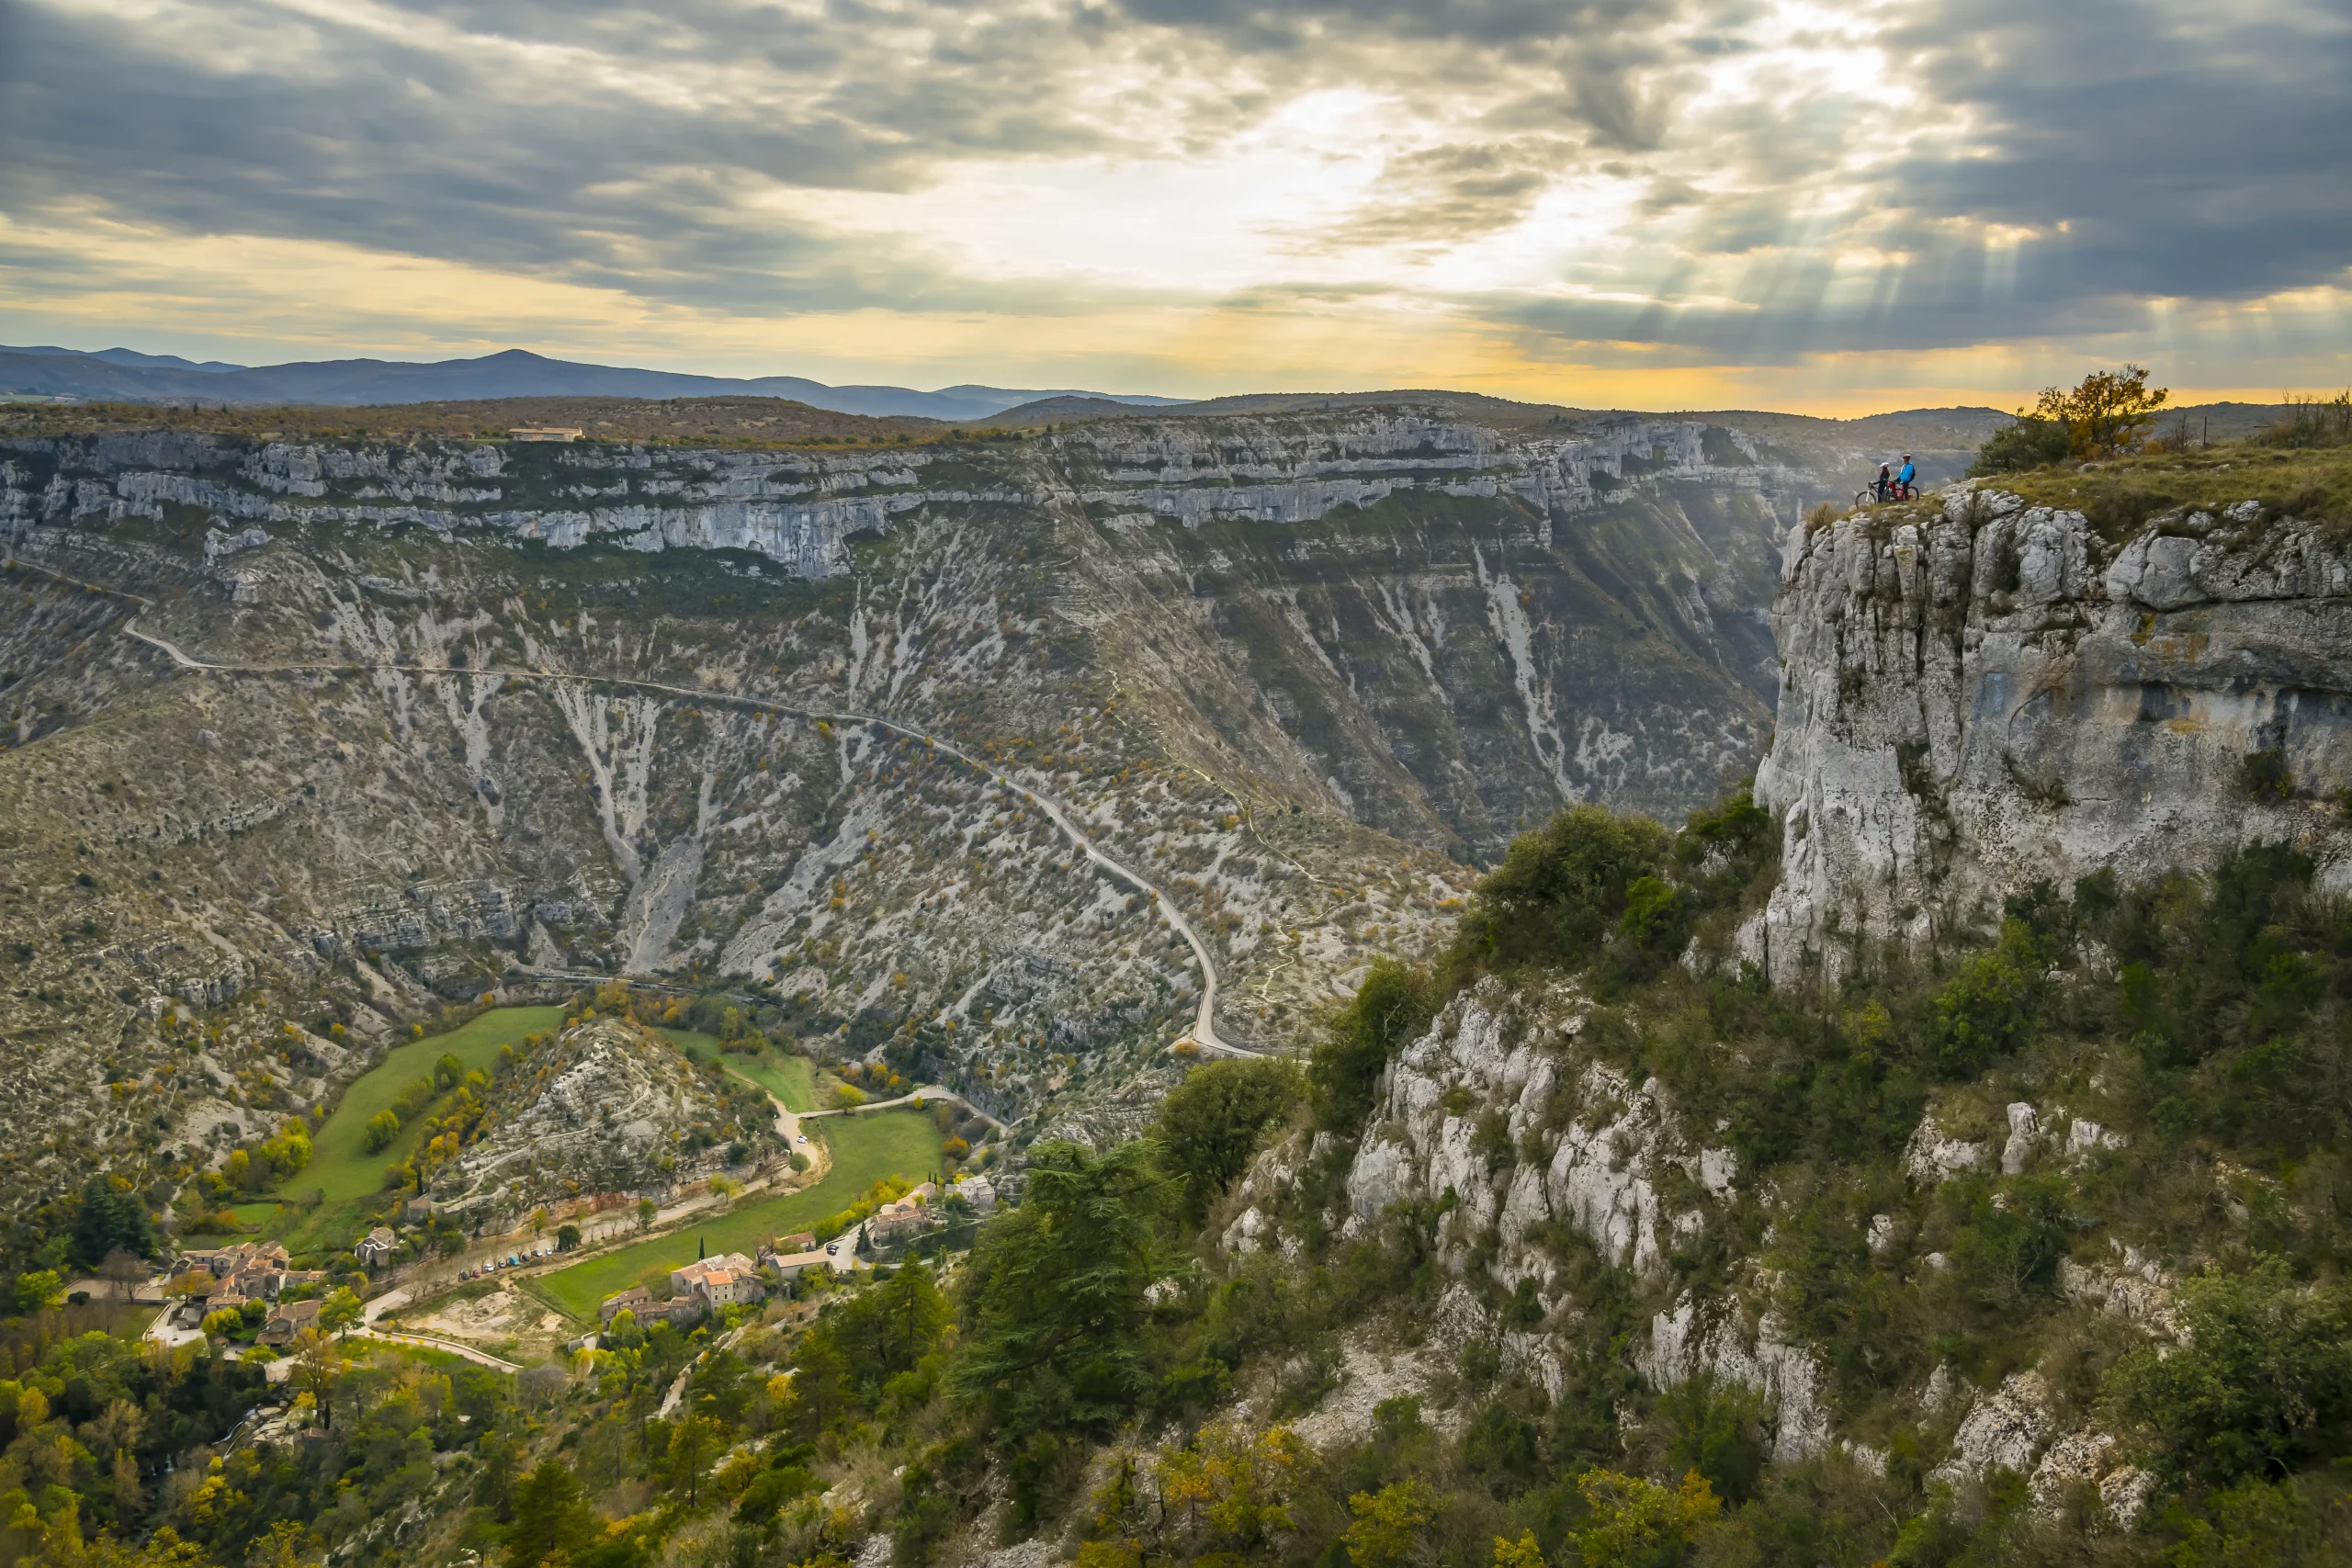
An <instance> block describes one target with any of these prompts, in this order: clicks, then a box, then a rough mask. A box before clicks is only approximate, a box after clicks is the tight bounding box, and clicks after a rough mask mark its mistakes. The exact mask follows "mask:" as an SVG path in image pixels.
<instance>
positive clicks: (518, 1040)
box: [283, 1007, 563, 1203]
mask: <svg viewBox="0 0 2352 1568" xmlns="http://www.w3.org/2000/svg"><path fill="white" fill-rule="evenodd" d="M561 1021H563V1010H562V1009H561V1008H560V1007H546V1008H492V1009H491V1010H490V1011H488V1012H486V1013H484V1014H482V1015H481V1017H480V1018H478V1019H475V1020H474V1021H472V1022H471V1023H469V1024H467V1025H465V1026H464V1027H463V1028H460V1029H454V1030H451V1031H450V1032H448V1033H447V1034H435V1035H432V1036H430V1037H429V1038H426V1039H424V1040H418V1041H414V1042H412V1043H409V1044H406V1045H402V1046H400V1047H399V1048H397V1049H396V1050H394V1051H392V1052H391V1053H390V1055H387V1056H385V1058H384V1059H383V1060H382V1061H380V1062H379V1063H377V1064H376V1065H375V1066H372V1067H370V1068H368V1071H367V1072H365V1073H363V1074H361V1075H360V1077H359V1078H358V1079H357V1081H356V1082H354V1083H353V1084H352V1086H351V1088H350V1089H347V1090H345V1092H344V1096H343V1103H342V1104H340V1105H338V1106H336V1107H335V1110H334V1115H332V1116H330V1117H328V1118H327V1124H326V1125H325V1126H323V1127H322V1128H320V1129H319V1132H318V1135H317V1136H316V1137H315V1138H313V1139H311V1163H310V1164H309V1165H307V1166H305V1167H303V1168H302V1169H301V1170H300V1171H298V1172H296V1173H295V1176H294V1179H292V1180H291V1181H288V1182H287V1183H286V1185H285V1187H284V1189H283V1191H284V1192H285V1194H286V1195H287V1196H289V1197H291V1196H300V1197H304V1198H307V1197H309V1196H310V1195H311V1193H313V1192H317V1191H320V1190H324V1191H325V1193H326V1201H328V1202H329V1203H335V1202H341V1201H347V1200H350V1199H353V1198H367V1197H372V1196H373V1195H374V1194H375V1193H376V1192H377V1191H379V1190H380V1189H381V1188H382V1187H383V1184H384V1168H385V1167H386V1166H388V1165H397V1164H399V1163H400V1162H401V1161H402V1160H405V1159H406V1158H407V1157H408V1156H409V1154H410V1153H411V1152H412V1151H413V1149H414V1148H415V1147H416V1145H417V1140H418V1139H419V1138H420V1137H422V1136H423V1128H422V1125H421V1124H422V1123H423V1122H424V1117H425V1116H430V1115H432V1114H433V1112H432V1111H431V1110H427V1111H425V1112H424V1115H422V1116H419V1117H417V1118H416V1119H415V1120H414V1121H412V1122H410V1123H409V1124H408V1125H407V1126H405V1127H403V1128H401V1135H400V1136H399V1137H397V1138H395V1139H393V1140H392V1142H391V1144H390V1145H389V1146H388V1147H386V1148H382V1149H379V1150H378V1151H377V1152H376V1153H374V1154H369V1153H368V1145H367V1141H366V1140H367V1135H368V1118H370V1117H372V1116H374V1115H375V1114H376V1113H377V1112H378V1111H385V1110H389V1109H390V1107H391V1105H392V1102H393V1101H394V1100H398V1099H400V1097H401V1090H402V1089H406V1088H407V1087H408V1086H409V1085H410V1084H413V1083H414V1082H415V1081H416V1080H417V1079H419V1078H421V1077H430V1076H431V1075H432V1072H433V1064H434V1063H435V1062H436V1061H438V1060H440V1059H441V1057H442V1056H443V1055H455V1056H456V1057H457V1058H458V1060H459V1061H460V1062H463V1063H464V1064H465V1065H466V1069H467V1071H469V1072H470V1071H472V1070H473V1069H474V1068H476V1067H480V1068H482V1069H484V1070H487V1069H488V1068H489V1066H490V1065H491V1064H492V1062H495V1061H496V1060H497V1059H498V1048H499V1047H500V1046H502V1045H515V1046H519V1045H521V1044H522V1043H523V1036H524V1035H526V1034H529V1033H532V1032H536V1031H539V1030H546V1029H553V1028H554V1027H555V1026H556V1025H557V1024H559V1023H560V1022H561ZM434 1104H435V1106H437V1105H439V1104H440V1101H439V1100H435V1101H434Z"/></svg>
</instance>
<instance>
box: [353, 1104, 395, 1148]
mask: <svg viewBox="0 0 2352 1568" xmlns="http://www.w3.org/2000/svg"><path fill="white" fill-rule="evenodd" d="M400 1135H401V1119H400V1117H399V1116H398V1115H396V1114H394V1113H393V1112H391V1111H378V1112H376V1114H375V1115H373V1116H370V1117H369V1118H368V1125H367V1127H366V1128H365V1129H364V1130H363V1131H362V1133H361V1135H360V1141H361V1142H362V1143H364V1144H365V1145H367V1146H368V1153H369V1154H371V1155H378V1154H382V1153H383V1152H384V1151H385V1150H386V1149H387V1148H390V1146H391V1142H392V1140H393V1139H394V1138H397V1137H399V1136H400Z"/></svg>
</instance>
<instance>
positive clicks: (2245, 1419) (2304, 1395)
mask: <svg viewBox="0 0 2352 1568" xmlns="http://www.w3.org/2000/svg"><path fill="white" fill-rule="evenodd" d="M2179 1311H2180V1317H2181V1322H2182V1324H2183V1325H2185V1326H2186V1327H2187V1328H2188V1335H2187V1336H2186V1337H2187V1339H2188V1343H2187V1344H2186V1345H2183V1346H2180V1347H2177V1348H2171V1350H2170V1354H2168V1355H2162V1354H2159V1353H2158V1351H2157V1349H2156V1348H2155V1347H2153V1346H2151V1347H2148V1348H2143V1349H2141V1350H2139V1351H2137V1352H2135V1353H2134V1354H2133V1355H2131V1357H2130V1358H2128V1359H2126V1360H2124V1361H2123V1362H2122V1363H2120V1365H2119V1366H2117V1368H2116V1369H2115V1371H2113V1372H2112V1373H2110V1374H2109V1378H2108V1382H2107V1389H2106V1396H2105V1397H2106V1404H2107V1409H2108V1413H2109V1416H2111V1417H2113V1418H2114V1419H2116V1420H2118V1421H2120V1422H2121V1423H2122V1424H2123V1427H2125V1428H2126V1429H2128V1430H2131V1431H2134V1432H2136V1433H2137V1435H2138V1436H2139V1438H2140V1441H2141V1443H2142V1445H2143V1449H2144V1450H2145V1451H2146V1452H2147V1454H2148V1455H2149V1457H2150V1458H2151V1460H2152V1461H2154V1464H2155V1465H2156V1467H2157V1468H2159V1469H2161V1470H2163V1471H2164V1472H2166V1473H2167V1474H2169V1475H2171V1476H2173V1477H2175V1478H2177V1479H2182V1480H2193V1481H2201V1482H2203V1483H2207V1484H2209V1485H2215V1486H2226V1485H2228V1484H2230V1483H2233V1482H2238V1481H2244V1480H2249V1479H2260V1478H2265V1477H2267V1476H2269V1475H2273V1474H2277V1473H2278V1472H2289V1473H2291V1472H2295V1471H2298V1470H2301V1469H2303V1468H2305V1467H2307V1466H2310V1465H2312V1464H2316V1463H2319V1462H2322V1461H2325V1460H2327V1459H2328V1458H2330V1457H2332V1456H2334V1455H2335V1454H2340V1453H2342V1452H2344V1451H2345V1450H2346V1447H2347V1446H2352V1286H2346V1285H2342V1284H2331V1285H2312V1286H2305V1285H2301V1284H2299V1283H2297V1282H2296V1280H2295V1278H2294V1276H2293V1275H2292V1274H2291V1273H2290V1272H2289V1270H2288V1268H2287V1265H2286V1264H2285V1263H2284V1262H2283V1261H2282V1260H2280V1259H2278V1258H2264V1259H2262V1260H2261V1261H2259V1262H2257V1263H2256V1264H2255V1266H2254V1267H2253V1268H2251V1269H2247V1270H2246V1271H2245V1272H2244V1273H2242V1274H2222V1273H2216V1272H2210V1271H2209V1272H2207V1273H2205V1274H2202V1275H2199V1276H2198V1277H2197V1278H2195V1279H2193V1280H2184V1281H2183V1282H2182V1284H2181V1287H2180V1297H2179Z"/></svg>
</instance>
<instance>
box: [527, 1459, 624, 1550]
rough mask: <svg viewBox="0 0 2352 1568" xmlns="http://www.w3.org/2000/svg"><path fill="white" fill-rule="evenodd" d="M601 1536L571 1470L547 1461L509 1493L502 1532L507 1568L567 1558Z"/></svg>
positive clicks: (594, 1517)
mask: <svg viewBox="0 0 2352 1568" xmlns="http://www.w3.org/2000/svg"><path fill="white" fill-rule="evenodd" d="M600 1533H602V1532H601V1531H600V1530H599V1529H597V1525H596V1516H595V1514H594V1512H593V1511H591V1510H590V1508H589V1506H588V1504H587V1502H586V1501H585V1500H584V1499H583V1498H582V1496H581V1495H580V1483H579V1482H578V1481H577V1480H575V1479H573V1477H572V1473H571V1471H569V1470H567V1469H565V1468H564V1466H563V1465H562V1464H561V1463H560V1462H559V1461H555V1460H548V1461H546V1462H545V1463H543V1464H541V1465H540V1466H539V1467H538V1468H537V1470H534V1471H533V1472H531V1473H530V1474H528V1475H526V1476H525V1477H524V1478H523V1483H522V1485H520V1486H518V1487H516V1488H515V1522H514V1523H513V1524H511V1525H509V1526H508V1527H507V1528H506V1557H507V1562H508V1563H509V1565H510V1568H538V1565H539V1564H541V1563H543V1562H549V1561H552V1560H556V1559H569V1558H571V1557H572V1556H573V1555H575V1554H576V1553H578V1552H580V1551H582V1550H584V1549H585V1548H587V1547H589V1546H591V1545H593V1544H594V1542H595V1540H596V1538H597V1536H598V1535H599V1534H600Z"/></svg>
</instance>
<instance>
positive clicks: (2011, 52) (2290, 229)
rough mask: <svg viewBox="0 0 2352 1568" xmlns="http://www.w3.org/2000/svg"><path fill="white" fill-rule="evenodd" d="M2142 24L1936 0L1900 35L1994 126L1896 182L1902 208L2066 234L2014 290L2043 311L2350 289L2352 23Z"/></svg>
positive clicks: (1999, 3)
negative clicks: (2100, 298)
mask: <svg viewBox="0 0 2352 1568" xmlns="http://www.w3.org/2000/svg"><path fill="white" fill-rule="evenodd" d="M2150 20H2151V13H2150V11H2149V10H2148V8H2147V7H2145V6H2140V5H2134V4H2124V3H2120V0H2069V3H2068V4H2065V5H2060V6H2051V5H2044V4H2024V3H2020V0H1943V3H1941V4H1938V5H1935V6H1932V7H1930V8H1928V10H1926V11H1925V12H1923V13H1922V14H1920V15H1919V16H1917V17H1916V19H1914V20H1913V21H1912V23H1911V24H1910V25H1909V26H1907V27H1905V28H1903V29H1902V30H1901V31H1900V32H1899V33H1898V34H1896V35H1895V38H1894V41H1895V42H1896V43H1897V44H1898V45H1899V46H1901V47H1903V48H1905V49H1906V50H1907V51H1910V53H1911V55H1912V58H1913V60H1914V61H1915V62H1916V64H1915V66H1914V67H1913V69H1915V70H1916V71H1917V73H1919V74H1920V75H1921V76H1923V77H1924V78H1926V79H1928V80H1930V81H1932V82H1933V83H1934V84H1935V85H1936V90H1937V92H1938V94H1939V96H1941V97H1942V98H1943V99H1944V101H1945V102H1947V103H1950V104H1954V105H1961V106H1965V107H1967V108H1969V109H1970V110H1972V111H1973V112H1974V113H1975V114H1977V115H1978V116H1980V117H1981V118H1983V119H1984V120H1985V122H1986V124H1987V125H1988V127H1990V130H1988V132H1987V133H1986V134H1985V135H1984V136H1983V137H1982V138H1981V139H1980V141H1981V143H1982V153H1981V155H1979V156H1976V157H1973V158H1970V159H1967V160H1964V161H1954V162H1950V163H1934V162H1921V163H1915V164H1905V165H1902V166H1899V167H1897V168H1895V169H1894V170H1892V171H1890V175H1889V178H1888V181H1887V186H1886V189H1887V191H1888V194H1889V196H1890V197H1892V198H1894V199H1897V200H1900V201H1901V202H1903V203H1904V204H1905V206H1907V207H1909V208H1911V209H1913V210H1915V211H1917V212H1918V213H1919V214H1920V215H1921V216H1923V217H1928V218H1935V217H1944V216H1960V215H1964V216H1968V217H1973V218H1975V219H1977V220H1984V221H1988V222H1996V223H2005V224H2012V225H2016V226H2018V227H2026V228H2034V229H2040V230H2052V229H2055V228H2056V227H2057V226H2058V225H2059V224H2062V223H2063V224H2065V225H2066V226H2067V232H2066V235H2065V243H2063V244H2056V245H2052V246H2049V247H2047V248H2046V250H2047V254H2046V255H2038V256H2037V257H2036V258H2035V259H2034V260H2033V261H2031V262H2030V265H2029V272H2028V276H2023V277H2021V278H2020V280H2019V281H2020V293H2021V295H2024V296H2026V297H2027V298H2029V299H2031V300H2033V301H2034V302H2036V303H2038V304H2041V305H2043V306H2045V307H2054V306H2056V305H2058V304H2059V303H2060V302H2061V301H2062V300H2063V299H2065V298H2067V297H2069V296H2072V295H2075V294H2078V293H2080V292H2083V291H2087V290H2109V291H2112V292H2113V293H2115V294H2119V295H2124V296H2150V297H2184V298H2190V299H2222V300H2229V299H2247V298H2252V297H2256V296H2260V295H2264V294H2268V293H2272V292H2276V291H2278V290H2281V289H2289V288H2299V287H2303V286H2307V285H2310V284H2313V283H2318V282H2321V281H2324V280H2326V279H2329V278H2332V277H2335V276H2340V275H2341V274H2342V273H2343V272H2344V270H2345V268H2346V266H2347V265H2352V180H2347V179H2346V177H2345V172H2344V171H2345V162H2346V155H2347V153H2352V92H2347V90H2346V81H2347V79H2352V14H2347V13H2346V11H2345V10H2344V9H2343V8H2342V7H2341V6H2275V7H2267V8H2266V7H2261V6H2239V7H2213V8H2211V10H2209V11H2208V12H2206V13H2205V14H2204V15H2203V16H2201V17H2188V15H2187V14H2186V13H2184V14H2183V15H2182V18H2181V20H2180V21H2179V22H2177V23H2176V24H2175V25H2173V26H2170V27H2164V26H2156V27H2152V26H2150V25H2149V23H2150ZM2036 249H2037V251H2041V250H2042V249H2044V248H2043V247H2036Z"/></svg>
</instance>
